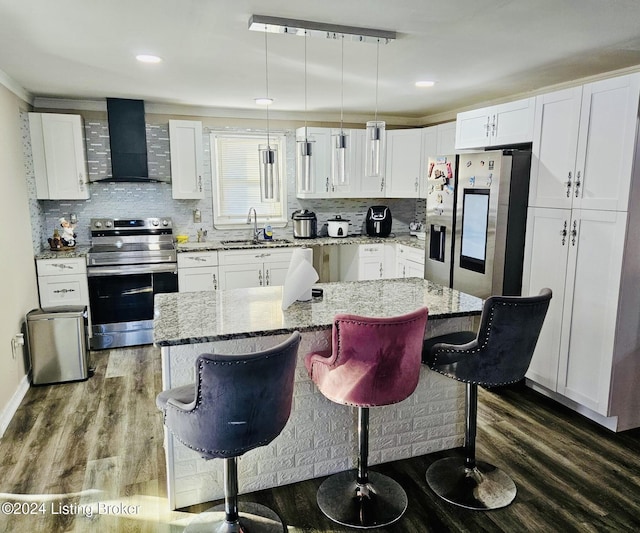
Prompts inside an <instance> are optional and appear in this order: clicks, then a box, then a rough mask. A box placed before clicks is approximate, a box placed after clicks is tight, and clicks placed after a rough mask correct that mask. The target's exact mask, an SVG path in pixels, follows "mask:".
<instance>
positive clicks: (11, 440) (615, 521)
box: [0, 347, 640, 533]
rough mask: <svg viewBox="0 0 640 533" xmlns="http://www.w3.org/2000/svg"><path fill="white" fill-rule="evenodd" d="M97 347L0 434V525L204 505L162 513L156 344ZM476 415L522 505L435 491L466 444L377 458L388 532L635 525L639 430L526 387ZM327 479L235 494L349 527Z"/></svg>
mask: <svg viewBox="0 0 640 533" xmlns="http://www.w3.org/2000/svg"><path fill="white" fill-rule="evenodd" d="M92 355H93V359H94V365H95V366H96V373H95V376H94V377H92V378H91V379H89V380H88V381H86V382H81V383H68V384H63V385H56V386H45V387H35V388H32V389H30V390H29V392H28V394H27V396H26V397H25V399H24V401H23V402H22V405H21V406H20V408H19V410H18V412H17V413H16V415H15V417H14V419H13V420H12V422H11V424H10V426H9V428H8V429H7V431H6V433H5V435H4V436H3V438H2V439H1V440H0V504H3V505H2V508H1V510H0V531H6V532H11V533H13V532H20V533H21V532H39V531H42V532H58V531H60V532H62V531H76V532H95V531H98V532H103V531H118V532H119V531H132V532H133V531H136V532H137V531H149V532H156V531H171V532H173V531H181V530H182V528H183V527H184V525H185V524H186V523H187V522H188V520H189V518H190V517H191V516H192V514H191V513H193V512H199V511H200V510H203V509H204V508H207V507H208V506H209V505H206V506H205V505H201V506H194V507H192V508H189V509H184V510H182V512H172V511H169V509H168V505H167V499H166V478H165V470H164V452H163V449H162V418H161V414H160V413H159V412H158V411H157V410H156V408H155V395H156V394H157V392H158V391H159V390H160V388H161V381H160V357H159V351H158V350H157V349H155V348H152V347H145V348H135V349H120V350H111V351H103V352H94V353H93V354H92ZM478 417H479V428H478V457H479V458H481V459H484V460H487V461H489V462H492V463H494V464H496V465H497V466H500V467H502V468H504V469H505V470H507V471H508V472H509V473H510V475H511V476H512V477H513V479H514V480H515V482H516V485H517V486H518V495H517V496H516V500H515V502H514V503H513V504H512V505H510V506H509V507H507V508H505V509H500V510H495V511H490V512H477V511H469V510H465V509H461V508H458V507H455V506H452V505H450V504H448V503H446V502H444V501H442V500H440V499H439V498H437V497H436V496H435V495H434V494H433V493H432V492H431V491H430V490H429V488H428V486H427V484H426V481H425V476H424V474H425V471H426V469H427V468H428V466H429V465H430V464H431V463H432V462H433V461H434V460H436V459H438V458H440V457H443V456H448V455H452V454H457V453H460V450H452V451H448V452H442V453H437V454H431V455H427V456H422V457H416V458H413V459H409V460H404V461H397V462H394V463H389V464H385V465H379V466H375V467H373V469H374V470H378V471H380V472H383V473H385V474H387V475H390V476H392V477H393V478H394V479H396V480H397V481H399V482H400V483H401V484H402V486H403V487H404V488H405V490H406V491H407V493H408V496H409V508H408V510H407V512H406V514H405V516H404V517H403V518H402V519H401V520H400V521H399V522H398V523H397V524H394V525H393V526H391V527H389V528H387V529H386V530H385V531H388V532H393V533H395V532H403V533H413V532H430V531H436V532H439V531H472V532H476V531H504V532H519V531H536V532H539V531H550V532H560V531H561V532H565V531H580V532H583V531H593V532H603V531H638V530H640V430H632V431H627V432H624V433H620V434H615V433H611V432H610V431H608V430H605V429H603V428H601V427H599V426H597V425H595V424H593V423H591V422H590V421H588V420H586V419H584V418H583V417H581V416H579V415H577V414H575V413H573V412H571V411H569V410H567V409H565V408H564V407H562V406H559V405H558V404H556V403H555V402H552V401H551V400H548V399H546V398H544V397H541V396H540V395H538V394H536V393H534V392H533V391H531V390H529V389H526V388H524V387H513V388H509V389H501V390H498V391H496V390H494V391H486V390H481V391H480V400H479V415H478ZM321 481H322V479H315V480H311V481H307V482H303V483H296V484H293V485H288V486H284V487H279V488H276V489H272V490H266V491H260V492H256V493H253V494H248V495H242V496H241V497H240V500H241V501H243V500H246V501H258V502H260V503H263V504H265V505H268V506H270V507H272V508H273V509H274V510H275V511H276V512H278V513H279V514H280V515H281V517H282V518H283V520H284V521H285V523H286V524H287V526H288V530H289V531H291V532H335V533H338V532H344V531H353V530H349V529H347V528H342V527H339V526H336V525H335V524H333V523H332V522H331V521H329V520H328V519H327V518H325V517H324V516H323V515H322V513H321V512H320V511H319V509H318V507H317V505H316V502H315V492H316V490H317V487H318V486H319V484H320V483H321ZM65 506H66V507H65Z"/></svg>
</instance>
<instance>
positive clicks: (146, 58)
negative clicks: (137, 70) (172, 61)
mask: <svg viewBox="0 0 640 533" xmlns="http://www.w3.org/2000/svg"><path fill="white" fill-rule="evenodd" d="M136 59H137V60H138V61H140V62H141V63H160V62H161V61H162V58H160V57H158V56H153V55H150V54H138V55H137V56H136Z"/></svg>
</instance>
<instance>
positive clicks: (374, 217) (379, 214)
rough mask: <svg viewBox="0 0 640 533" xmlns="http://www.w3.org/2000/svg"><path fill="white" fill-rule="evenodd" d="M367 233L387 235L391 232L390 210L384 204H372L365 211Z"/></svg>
mask: <svg viewBox="0 0 640 533" xmlns="http://www.w3.org/2000/svg"><path fill="white" fill-rule="evenodd" d="M366 229H367V235H369V236H370V237H388V236H389V234H390V233H391V210H390V209H389V208H388V207H387V206H386V205H374V206H372V207H370V208H369V209H368V211H367V218H366Z"/></svg>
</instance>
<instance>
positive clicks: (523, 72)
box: [0, 0, 640, 123]
mask: <svg viewBox="0 0 640 533" xmlns="http://www.w3.org/2000/svg"><path fill="white" fill-rule="evenodd" d="M252 14H257V15H268V16H274V17H284V18H293V19H302V20H310V21H316V22H324V23H333V24H341V25H348V26H359V27H367V28H375V29H380V30H391V31H396V32H397V34H398V38H397V39H396V40H395V41H393V42H391V43H389V44H382V45H380V46H379V84H378V91H377V93H378V96H377V113H378V117H382V118H387V117H388V118H387V119H391V120H392V121H393V120H396V121H402V120H403V119H405V120H406V121H407V123H412V121H413V123H416V122H419V121H424V122H425V123H428V122H429V117H431V118H433V117H437V116H441V115H443V114H445V115H446V114H447V113H451V112H452V111H455V110H460V109H464V108H469V107H473V106H474V105H478V104H479V103H485V102H490V101H500V100H501V99H502V100H504V99H506V98H508V97H510V96H511V95H514V94H527V93H530V92H535V91H537V90H539V89H540V88H542V87H548V86H552V85H557V84H563V83H565V82H567V81H569V80H575V79H578V78H583V77H589V76H595V75H599V74H601V73H603V72H609V71H614V70H618V69H625V68H629V67H634V66H636V65H640V24H639V23H638V21H639V20H640V2H638V1H637V0H608V1H603V0H535V1H532V0H399V1H396V2H393V3H392V2H389V1H388V0H350V1H345V0H298V1H296V2H292V1H291V0H270V1H269V2H264V1H259V0H154V1H149V0H146V1H144V0H103V1H102V2H96V1H87V0H56V1H53V2H52V1H51V0H19V1H16V0H0V71H2V72H3V73H4V76H0V80H2V79H5V80H7V79H9V80H10V81H11V82H12V83H13V84H15V85H16V86H18V87H21V88H22V89H24V90H25V91H26V92H27V93H28V94H29V95H30V96H33V97H35V98H36V100H35V102H36V104H37V103H38V101H39V100H40V99H41V98H64V99H83V100H84V99H86V100H90V101H95V100H99V101H101V100H102V99H104V98H105V97H107V96H110V97H120V98H136V99H144V100H145V101H146V102H147V103H155V104H175V105H183V106H196V107H198V108H208V109H209V110H210V111H211V113H212V114H215V112H216V110H218V111H222V110H224V112H225V113H226V114H227V115H228V114H231V115H236V116H263V115H264V109H263V108H258V107H257V106H256V104H255V102H254V98H256V97H258V96H264V95H265V92H266V86H265V85H266V80H265V46H264V45H265V39H264V34H263V33H260V32H253V31H249V30H248V21H249V18H250V16H251V15H252ZM306 41H307V60H306V67H307V69H306V70H307V78H306V79H307V91H306V110H307V111H306V114H305V90H304V87H305V76H304V71H305V59H304V55H305V38H302V37H296V36H293V35H278V34H269V36H268V72H269V96H270V97H272V98H273V99H274V103H273V104H272V106H271V108H270V109H271V110H272V113H274V115H273V116H274V118H275V117H277V116H278V114H280V115H281V116H283V117H284V116H290V117H298V118H300V117H308V118H309V119H310V120H312V119H318V118H319V117H324V118H325V119H326V120H335V118H336V117H339V115H340V109H341V98H342V97H341V88H343V101H344V116H345V120H346V121H348V120H349V119H356V118H358V119H359V117H363V116H364V117H371V115H372V114H374V113H375V110H376V82H375V80H376V49H377V45H376V44H367V43H358V42H353V41H345V43H344V85H342V84H341V78H342V69H341V43H340V40H333V39H323V38H317V37H308V38H307V39H306ZM139 53H151V54H156V55H158V56H160V57H162V58H163V61H162V63H160V64H157V65H148V64H141V63H139V62H137V61H136V60H135V57H134V56H135V55H136V54H139ZM639 68H640V67H639ZM2 72H0V75H1V74H2ZM425 79H426V80H434V81H436V85H435V86H434V87H432V88H428V89H418V88H416V87H415V85H414V84H415V82H416V81H418V80H425Z"/></svg>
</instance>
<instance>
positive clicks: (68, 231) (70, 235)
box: [60, 217, 77, 248]
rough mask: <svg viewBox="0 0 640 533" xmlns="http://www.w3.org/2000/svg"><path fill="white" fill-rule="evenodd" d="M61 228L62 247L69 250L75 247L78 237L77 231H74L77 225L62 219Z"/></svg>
mask: <svg viewBox="0 0 640 533" xmlns="http://www.w3.org/2000/svg"><path fill="white" fill-rule="evenodd" d="M60 226H62V235H61V236H60V239H61V240H62V245H63V246H66V247H68V248H72V247H74V246H75V245H76V237H77V235H76V233H75V231H73V230H74V229H75V227H76V226H75V224H72V223H71V222H69V221H68V220H67V219H66V218H64V217H62V218H61V219H60Z"/></svg>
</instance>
